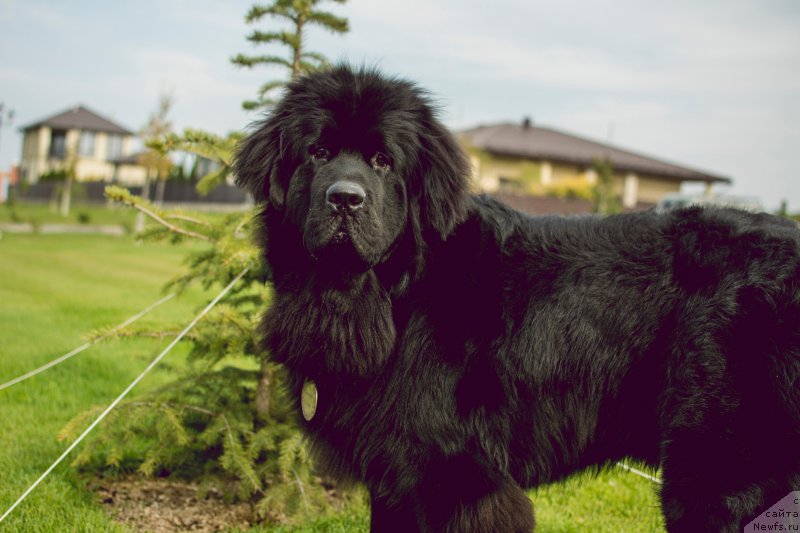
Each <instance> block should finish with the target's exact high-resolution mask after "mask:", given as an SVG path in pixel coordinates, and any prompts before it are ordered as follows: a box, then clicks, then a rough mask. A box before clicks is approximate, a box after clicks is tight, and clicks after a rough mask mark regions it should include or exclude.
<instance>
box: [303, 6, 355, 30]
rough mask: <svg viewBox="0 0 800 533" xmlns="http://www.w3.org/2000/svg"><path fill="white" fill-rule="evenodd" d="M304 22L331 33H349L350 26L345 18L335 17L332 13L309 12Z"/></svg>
mask: <svg viewBox="0 0 800 533" xmlns="http://www.w3.org/2000/svg"><path fill="white" fill-rule="evenodd" d="M306 22H308V23H309V24H316V25H317V26H321V27H323V28H324V29H326V30H328V31H330V32H331V33H347V32H348V31H350V25H349V24H348V22H347V19H346V18H343V17H337V16H336V15H334V14H333V13H329V12H327V11H312V12H310V13H309V14H308V16H307V18H306Z"/></svg>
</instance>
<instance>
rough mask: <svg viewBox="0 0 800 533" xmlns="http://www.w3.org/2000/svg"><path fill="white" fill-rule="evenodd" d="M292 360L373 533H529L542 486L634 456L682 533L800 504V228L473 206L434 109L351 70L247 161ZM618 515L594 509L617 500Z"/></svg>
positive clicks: (310, 425) (279, 330) (305, 101)
mask: <svg viewBox="0 0 800 533" xmlns="http://www.w3.org/2000/svg"><path fill="white" fill-rule="evenodd" d="M235 172H236V175H237V176H238V181H239V183H240V184H241V185H242V186H244V187H245V188H247V190H249V191H250V192H251V193H252V194H253V195H254V197H255V199H256V201H258V202H260V203H262V204H263V209H262V211H261V213H260V215H259V217H260V221H261V224H262V226H263V231H262V241H261V243H260V244H261V245H262V246H263V251H264V256H265V260H266V263H267V264H268V266H269V268H270V270H271V276H272V280H273V283H274V290H275V293H274V300H273V303H272V305H271V307H270V309H269V310H268V311H267V313H266V315H265V316H264V320H263V326H262V327H263V334H264V342H265V346H266V348H267V349H268V350H269V353H270V354H271V357H272V358H273V359H274V360H275V361H278V362H280V363H282V364H283V365H285V367H286V368H287V369H288V373H289V376H290V382H291V383H290V385H291V387H292V393H293V394H294V397H295V398H296V399H297V410H298V414H301V413H302V415H303V418H304V421H303V425H304V427H305V429H306V430H307V432H308V434H309V435H310V438H311V440H312V442H313V444H314V446H315V449H316V451H317V453H318V456H319V458H320V460H321V465H322V466H323V467H324V468H325V470H326V471H327V472H329V473H331V474H332V475H335V476H338V477H339V478H349V479H355V480H360V481H362V482H364V483H365V484H366V485H367V487H368V488H369V491H370V495H371V503H372V520H371V523H372V530H373V531H398V532H413V531H430V532H440V531H460V532H523V531H525V532H528V531H531V530H533V528H534V518H533V508H532V505H531V502H530V500H529V499H528V497H527V496H526V494H525V492H524V490H523V489H524V488H526V487H533V486H536V485H539V484H541V483H548V482H551V481H554V480H558V479H562V478H564V477H565V476H568V475H569V474H571V473H573V472H575V471H578V470H581V469H585V468H591V467H597V466H603V465H607V464H609V463H611V462H614V461H617V460H620V459H623V458H635V459H637V460H640V461H644V462H646V463H648V464H650V465H653V466H660V467H661V468H662V469H663V481H664V483H663V486H662V488H661V500H662V508H663V513H664V516H665V520H666V525H667V529H669V531H672V532H676V531H686V532H692V533H696V532H710V531H729V532H733V531H737V532H738V531H741V528H742V527H743V525H745V524H747V523H748V522H749V521H750V520H752V519H753V518H754V517H755V516H756V515H757V514H758V513H759V512H761V511H763V510H764V509H766V508H768V507H769V506H771V505H772V504H774V503H776V502H778V500H780V499H781V498H783V497H784V496H786V495H787V493H788V492H789V491H790V490H792V489H795V490H797V489H800V233H799V232H798V231H797V229H796V228H795V227H794V226H793V225H792V224H789V223H787V222H782V221H781V220H779V219H777V218H773V217H770V216H767V215H754V214H747V213H744V212H738V211H733V210H712V209H686V210H682V211H676V212H671V213H666V214H655V213H637V214H625V215H618V216H612V217H607V218H599V217H585V218H561V217H530V216H525V215H523V214H521V213H518V212H515V211H513V210H512V209H509V208H508V207H506V206H504V205H503V204H501V203H498V202H497V201H495V200H492V199H491V198H486V197H474V196H471V195H470V193H469V190H468V189H469V187H468V178H469V174H470V168H469V164H468V161H467V159H466V158H465V156H464V153H463V151H462V149H461V148H460V147H459V145H458V143H457V142H456V140H455V139H454V138H453V136H452V135H451V134H450V133H449V132H448V131H447V130H446V129H445V128H444V126H443V125H442V124H441V123H440V122H439V121H438V120H437V118H436V116H435V112H434V110H433V109H432V107H431V103H430V100H429V98H428V97H427V96H426V93H425V92H423V91H421V90H420V89H419V88H417V87H416V86H414V85H413V84H411V83H408V82H406V81H402V80H398V79H393V78H387V77H385V76H382V75H381V74H380V73H378V72H375V71H372V70H369V69H361V70H354V69H351V68H349V67H347V66H339V67H337V68H334V69H332V70H328V71H324V72H319V73H316V74H312V75H310V76H307V77H305V78H302V79H300V80H298V81H296V82H294V83H292V84H291V85H289V87H288V90H287V92H286V94H285V96H284V98H283V100H282V101H281V102H280V103H279V104H278V105H277V107H275V109H274V110H273V111H272V113H271V114H270V115H269V117H268V118H267V119H266V120H265V121H264V122H263V123H260V124H259V125H258V128H257V130H255V131H254V132H253V133H252V134H251V135H250V136H249V137H248V138H247V139H246V140H245V141H244V142H243V143H242V145H241V147H240V150H239V153H238V156H237V160H236V164H235ZM598 504H601V502H598Z"/></svg>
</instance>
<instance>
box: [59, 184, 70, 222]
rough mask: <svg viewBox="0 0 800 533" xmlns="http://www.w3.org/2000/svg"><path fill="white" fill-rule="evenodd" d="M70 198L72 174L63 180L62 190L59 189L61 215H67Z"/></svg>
mask: <svg viewBox="0 0 800 533" xmlns="http://www.w3.org/2000/svg"><path fill="white" fill-rule="evenodd" d="M71 200H72V176H68V177H67V179H66V180H65V181H64V190H63V191H61V216H62V217H68V216H69V205H70V202H71Z"/></svg>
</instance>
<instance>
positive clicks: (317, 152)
mask: <svg viewBox="0 0 800 533" xmlns="http://www.w3.org/2000/svg"><path fill="white" fill-rule="evenodd" d="M330 155H331V154H330V152H328V149H327V148H325V147H324V146H314V147H312V148H311V157H312V158H314V160H316V161H326V160H327V159H328V157H329V156H330Z"/></svg>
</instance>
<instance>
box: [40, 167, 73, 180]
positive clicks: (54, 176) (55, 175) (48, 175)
mask: <svg viewBox="0 0 800 533" xmlns="http://www.w3.org/2000/svg"><path fill="white" fill-rule="evenodd" d="M67 174H68V171H67V170H66V169H63V168H61V169H57V170H49V171H47V172H45V173H44V174H41V175H40V176H39V181H66V180H67Z"/></svg>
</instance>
